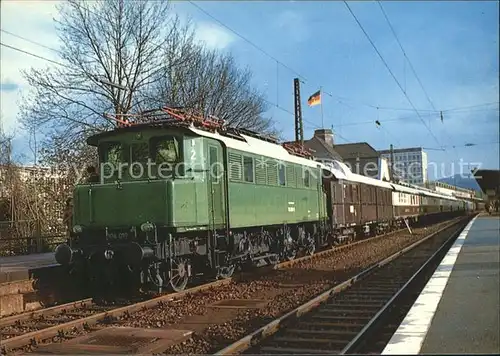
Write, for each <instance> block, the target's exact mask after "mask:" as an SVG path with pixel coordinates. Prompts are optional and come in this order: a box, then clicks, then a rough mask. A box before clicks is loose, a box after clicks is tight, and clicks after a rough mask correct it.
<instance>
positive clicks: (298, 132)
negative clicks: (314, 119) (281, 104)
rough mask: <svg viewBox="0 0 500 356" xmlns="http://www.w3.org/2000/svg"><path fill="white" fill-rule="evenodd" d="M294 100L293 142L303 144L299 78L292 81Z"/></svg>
mask: <svg viewBox="0 0 500 356" xmlns="http://www.w3.org/2000/svg"><path fill="white" fill-rule="evenodd" d="M293 84H294V99H295V142H300V144H301V145H302V144H304V128H303V126H302V107H301V104H300V81H299V78H295V79H294V80H293Z"/></svg>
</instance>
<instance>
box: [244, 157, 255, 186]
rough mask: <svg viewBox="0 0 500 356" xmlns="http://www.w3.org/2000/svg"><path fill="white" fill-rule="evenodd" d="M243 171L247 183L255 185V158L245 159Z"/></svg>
mask: <svg viewBox="0 0 500 356" xmlns="http://www.w3.org/2000/svg"><path fill="white" fill-rule="evenodd" d="M243 169H244V170H245V182H249V183H253V158H252V157H243Z"/></svg>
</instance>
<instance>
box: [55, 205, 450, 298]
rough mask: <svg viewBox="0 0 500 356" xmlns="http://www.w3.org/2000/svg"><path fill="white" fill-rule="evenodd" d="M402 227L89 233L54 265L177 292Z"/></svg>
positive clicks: (106, 282)
mask: <svg viewBox="0 0 500 356" xmlns="http://www.w3.org/2000/svg"><path fill="white" fill-rule="evenodd" d="M453 213H455V212H453ZM451 214H452V213H448V214H436V215H438V216H439V215H451ZM438 216H436V220H439V219H437V218H438ZM441 218H442V217H441ZM398 220H399V221H398ZM414 220H416V219H410V221H408V223H409V225H412V226H413V224H414V223H415V221H414ZM418 220H419V221H418V222H419V223H420V219H418ZM426 220H427V219H426ZM433 220H434V219H433ZM404 225H406V224H405V223H404V222H403V221H402V219H397V220H392V221H386V222H382V223H373V224H370V225H367V226H364V225H363V226H361V225H358V226H332V225H329V224H327V223H323V222H315V223H307V224H290V225H277V226H265V227H253V228H244V229H234V230H231V231H230V233H229V234H227V233H226V230H216V231H210V232H208V231H206V230H205V231H190V232H184V233H173V232H171V231H169V230H167V229H166V228H163V229H157V228H156V227H154V228H153V229H152V231H148V232H147V233H136V234H135V235H132V236H131V237H130V238H129V239H121V240H120V239H110V238H109V237H110V236H116V235H113V234H108V233H106V234H105V235H103V234H99V233H98V232H93V233H92V234H90V233H89V234H83V235H82V234H81V235H80V236H79V237H77V238H74V239H72V240H71V242H70V243H69V244H63V245H60V246H58V248H57V250H56V260H57V261H58V263H60V264H62V265H67V266H69V267H70V271H71V273H73V274H83V278H80V277H78V280H82V279H83V280H86V281H88V282H90V284H91V287H95V289H96V290H99V291H103V290H106V289H109V287H111V288H112V289H115V288H113V287H117V288H118V289H123V288H120V286H122V287H124V288H125V289H127V290H128V289H130V290H137V289H139V288H142V289H147V290H156V291H162V290H164V289H171V290H174V291H181V290H183V289H185V288H186V287H187V285H188V284H189V282H191V281H195V280H197V279H199V280H200V281H206V280H209V279H217V278H226V277H230V276H231V275H232V274H233V273H234V271H235V270H237V269H243V268H248V267H253V266H258V265H259V264H262V263H265V264H270V265H273V264H277V263H279V262H281V261H286V260H293V259H295V258H296V257H297V256H298V255H299V254H300V253H303V254H313V253H314V252H315V251H316V250H318V249H320V248H322V247H325V246H333V245H340V244H345V243H349V242H353V241H354V240H356V239H358V238H360V237H361V238H363V237H367V236H374V235H377V234H380V233H384V232H388V231H391V230H393V229H395V228H400V227H402V226H404ZM226 235H229V236H226ZM70 246H71V247H70Z"/></svg>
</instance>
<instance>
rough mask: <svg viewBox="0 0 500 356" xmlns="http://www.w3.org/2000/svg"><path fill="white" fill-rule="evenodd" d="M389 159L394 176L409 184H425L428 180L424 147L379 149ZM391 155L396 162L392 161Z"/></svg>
mask: <svg viewBox="0 0 500 356" xmlns="http://www.w3.org/2000/svg"><path fill="white" fill-rule="evenodd" d="M379 153H380V155H381V156H382V157H383V158H385V159H387V161H388V164H389V167H390V168H391V169H392V173H393V176H394V177H393V178H394V179H398V180H400V181H403V182H406V183H409V184H418V185H424V184H425V183H426V182H427V153H426V152H425V151H424V150H423V149H422V147H412V148H399V149H394V150H392V154H391V150H383V151H379ZM391 156H392V157H394V162H391Z"/></svg>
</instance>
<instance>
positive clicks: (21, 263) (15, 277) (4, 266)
mask: <svg viewBox="0 0 500 356" xmlns="http://www.w3.org/2000/svg"><path fill="white" fill-rule="evenodd" d="M56 266H59V264H58V263H57V262H56V260H55V258H54V253H53V252H49V253H40V254H32V255H25V256H9V257H0V283H6V282H15V281H19V280H25V279H29V278H30V275H31V273H32V272H33V271H34V270H38V269H41V268H50V267H56Z"/></svg>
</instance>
